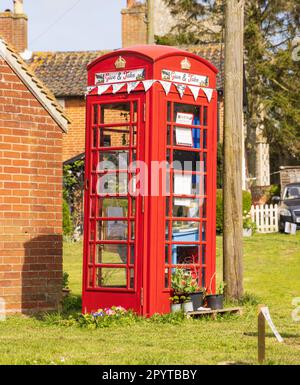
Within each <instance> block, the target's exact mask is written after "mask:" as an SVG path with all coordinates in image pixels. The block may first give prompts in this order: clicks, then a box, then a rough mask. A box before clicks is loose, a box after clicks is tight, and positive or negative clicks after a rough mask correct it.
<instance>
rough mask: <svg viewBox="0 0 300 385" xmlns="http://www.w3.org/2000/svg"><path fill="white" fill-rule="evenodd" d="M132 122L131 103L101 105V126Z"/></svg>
mask: <svg viewBox="0 0 300 385" xmlns="http://www.w3.org/2000/svg"><path fill="white" fill-rule="evenodd" d="M129 121H130V103H112V104H102V105H101V124H109V123H127V122H129Z"/></svg>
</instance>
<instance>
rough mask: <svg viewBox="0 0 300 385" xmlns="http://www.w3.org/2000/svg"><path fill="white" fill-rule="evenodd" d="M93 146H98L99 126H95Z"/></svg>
mask: <svg viewBox="0 0 300 385" xmlns="http://www.w3.org/2000/svg"><path fill="white" fill-rule="evenodd" d="M93 147H94V148H95V147H97V128H93Z"/></svg>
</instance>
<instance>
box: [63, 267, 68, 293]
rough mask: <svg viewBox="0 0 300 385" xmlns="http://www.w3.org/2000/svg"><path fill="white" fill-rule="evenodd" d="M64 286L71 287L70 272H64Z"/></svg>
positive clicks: (65, 287)
mask: <svg viewBox="0 0 300 385" xmlns="http://www.w3.org/2000/svg"><path fill="white" fill-rule="evenodd" d="M62 283H63V288H64V289H68V288H69V274H68V273H67V272H66V271H65V272H64V273H63V282H62Z"/></svg>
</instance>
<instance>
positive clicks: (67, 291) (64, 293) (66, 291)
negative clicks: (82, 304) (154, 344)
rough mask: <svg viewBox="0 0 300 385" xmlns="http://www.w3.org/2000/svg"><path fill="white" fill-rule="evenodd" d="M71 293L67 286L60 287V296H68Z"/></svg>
mask: <svg viewBox="0 0 300 385" xmlns="http://www.w3.org/2000/svg"><path fill="white" fill-rule="evenodd" d="M70 293H71V290H70V289H69V288H68V287H64V288H63V289H62V296H63V298H66V297H69V296H70Z"/></svg>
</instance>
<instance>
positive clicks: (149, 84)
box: [142, 80, 155, 92]
mask: <svg viewBox="0 0 300 385" xmlns="http://www.w3.org/2000/svg"><path fill="white" fill-rule="evenodd" d="M142 83H143V86H144V89H145V92H147V91H148V90H150V88H151V87H152V86H153V84H154V83H155V80H144V81H143V82H142Z"/></svg>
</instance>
